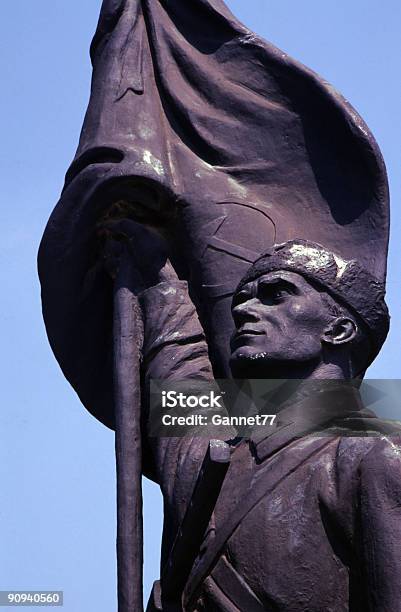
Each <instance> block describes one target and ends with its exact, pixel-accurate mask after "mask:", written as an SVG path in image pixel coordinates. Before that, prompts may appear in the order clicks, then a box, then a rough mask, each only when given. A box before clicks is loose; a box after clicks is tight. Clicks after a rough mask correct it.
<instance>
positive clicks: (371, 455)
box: [337, 419, 401, 478]
mask: <svg viewBox="0 0 401 612" xmlns="http://www.w3.org/2000/svg"><path fill="white" fill-rule="evenodd" d="M377 421H378V423H377V426H378V428H379V427H380V426H383V429H385V428H387V427H388V426H389V422H386V421H380V420H379V419H377ZM391 425H392V428H391V433H389V432H388V431H387V432H386V433H383V432H382V431H380V430H378V431H369V432H368V433H366V435H358V436H352V435H351V436H344V437H342V438H341V439H340V441H339V444H338V449H337V466H338V468H339V470H340V472H349V471H352V472H354V474H356V475H357V476H358V478H359V477H360V475H361V474H362V473H372V474H373V473H374V474H376V476H379V474H380V473H381V472H382V470H383V473H384V474H385V473H387V474H389V473H390V472H391V471H393V472H396V473H397V477H398V476H400V475H401V425H400V424H399V423H394V424H393V423H392V424H391Z"/></svg>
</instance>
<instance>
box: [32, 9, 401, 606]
mask: <svg viewBox="0 0 401 612" xmlns="http://www.w3.org/2000/svg"><path fill="white" fill-rule="evenodd" d="M91 55H92V61H93V66H94V75H93V82H92V93H91V99H90V103H89V108H88V112H87V115H86V118H85V123H84V127H83V130H82V134H81V139H80V144H79V148H78V152H77V155H76V158H75V160H74V161H73V163H72V165H71V167H70V169H69V171H68V173H67V176H66V183H65V187H64V190H63V193H62V196H61V199H60V202H59V203H58V205H57V207H56V208H55V210H54V212H53V213H52V216H51V218H50V220H49V223H48V226H47V228H46V231H45V234H44V237H43V240H42V244H41V247H40V252H39V273H40V278H41V283H42V301H43V313H44V318H45V322H46V327H47V332H48V336H49V340H50V343H51V345H52V348H53V351H54V353H55V355H56V357H57V359H58V361H59V363H60V366H61V368H62V370H63V372H64V374H65V376H66V377H67V379H68V380H69V381H70V383H71V384H72V386H73V387H74V389H75V390H76V391H77V393H78V394H79V397H80V398H81V400H82V402H83V404H84V405H85V406H86V407H87V408H88V410H89V411H90V412H91V413H92V414H94V415H95V416H96V417H97V418H98V419H99V420H100V421H101V422H103V423H104V424H105V425H107V426H109V427H112V428H113V429H115V431H116V456H117V481H118V484H117V486H118V507H119V514H118V542H117V544H118V559H119V612H139V611H140V610H141V609H142V593H141V563H142V556H141V555H142V552H141V546H142V540H141V537H142V536H141V490H140V477H141V475H142V474H145V475H146V476H147V477H148V478H151V479H152V480H154V481H155V482H156V483H158V484H159V485H160V488H161V491H162V494H163V500H164V528H163V541H162V556H161V568H160V571H161V574H160V581H157V582H156V583H155V585H154V588H153V591H152V595H151V598H150V601H149V603H148V610H149V612H151V611H154V610H163V611H164V612H168V611H173V610H174V611H184V612H187V611H188V612H189V611H193V612H201V611H210V612H212V611H216V612H217V611H225V612H238V611H241V612H242V611H243V612H253V611H254V612H258V611H260V612H262V611H270V612H274V611H280V612H329V611H332V612H343V611H344V612H345V611H352V612H365V611H367V610H370V611H375V612H387V611H388V612H397V610H400V611H401V598H400V594H399V586H398V585H399V580H400V575H399V573H398V572H400V574H401V547H400V546H399V534H400V529H401V514H400V507H401V480H400V473H401V438H400V436H401V430H400V428H399V427H398V426H397V425H396V424H394V423H393V424H391V423H388V422H385V421H382V420H381V419H379V418H377V417H376V416H375V415H374V413H372V412H371V411H369V410H368V409H367V408H365V407H364V405H363V402H362V400H361V395H360V393H359V389H358V388H359V385H360V384H361V381H362V379H363V377H364V375H365V372H366V370H367V368H368V367H369V365H370V364H371V363H372V362H373V360H374V359H375V357H376V356H377V355H378V353H379V351H380V349H381V347H382V345H383V342H384V341H385V338H386V335H387V333H388V328H389V314H388V310H387V307H386V304H385V299H384V298H385V278H386V260H387V244H388V232H389V215H388V186H387V178H386V172H385V167H384V162H383V160H382V157H381V154H380V151H379V149H378V146H377V144H376V142H375V140H374V138H373V136H372V135H371V133H370V131H369V130H368V128H367V126H366V125H365V124H364V122H363V121H362V119H361V118H360V117H359V115H358V114H357V113H356V111H355V110H354V109H353V108H352V107H351V106H350V105H349V103H348V102H347V101H345V100H344V99H343V98H342V97H341V96H340V95H339V94H338V93H336V92H335V91H334V90H333V88H332V87H330V86H329V85H328V84H327V83H326V82H325V81H324V80H323V79H321V78H320V77H319V76H318V75H316V74H315V73H313V72H312V71H310V70H308V69H307V68H306V67H304V66H302V65H301V64H299V63H297V62H296V61H294V60H292V59H291V58H289V57H288V56H287V55H286V54H285V53H283V52H281V51H280V50H278V49H276V48H275V47H273V46H272V45H270V44H269V43H267V42H265V41H264V40H262V39H260V38H259V37H258V36H256V35H255V34H253V33H252V32H250V31H249V30H248V29H247V28H246V27H245V26H243V25H242V24H240V23H239V22H238V21H237V20H236V19H235V18H234V17H233V15H232V14H231V13H230V12H229V11H228V9H227V7H226V6H225V5H224V3H223V2H222V1H221V0H186V1H185V2H182V1H180V0H169V1H167V0H104V2H103V6H102V11H101V15H100V20H99V24H98V28H97V32H96V34H95V38H94V40H93V43H92V47H91ZM217 378H232V379H261V380H264V379H278V380H283V381H295V382H296V384H295V391H294V392H292V393H291V394H290V396H289V399H288V398H287V399H286V400H285V401H283V402H280V403H279V404H278V406H277V408H278V409H277V413H278V414H277V421H276V422H275V424H274V426H272V427H270V428H269V429H268V431H266V430H263V431H258V430H257V429H255V431H254V432H252V433H251V434H250V435H249V436H247V437H239V436H238V435H237V432H235V431H234V430H232V429H230V428H227V430H226V431H225V432H223V434H222V435H221V436H216V439H212V440H211V439H210V438H213V436H212V435H211V436H209V437H208V436H201V435H198V434H197V431H196V430H194V431H192V432H191V434H190V435H184V436H181V437H179V436H172V437H169V436H165V437H164V436H162V437H155V436H152V435H149V433H148V431H149V430H148V425H149V419H150V403H149V388H150V384H151V381H152V380H156V379H157V380H165V381H166V382H174V381H182V380H189V381H213V380H214V379H217ZM291 388H293V386H291Z"/></svg>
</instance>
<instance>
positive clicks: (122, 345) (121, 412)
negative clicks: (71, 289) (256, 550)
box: [113, 253, 143, 612]
mask: <svg viewBox="0 0 401 612" xmlns="http://www.w3.org/2000/svg"><path fill="white" fill-rule="evenodd" d="M113 335H114V404H115V447H116V469H117V577H118V612H143V517H142V444H141V384H140V359H141V349H142V343H143V322H142V317H141V311H140V306H139V303H138V300H137V298H136V296H135V294H134V292H133V290H132V286H131V274H130V262H129V257H128V255H127V253H125V256H123V257H122V258H121V263H120V268H119V272H118V275H117V278H116V279H115V287H114V321H113Z"/></svg>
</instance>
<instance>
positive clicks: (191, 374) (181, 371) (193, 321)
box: [140, 278, 213, 381]
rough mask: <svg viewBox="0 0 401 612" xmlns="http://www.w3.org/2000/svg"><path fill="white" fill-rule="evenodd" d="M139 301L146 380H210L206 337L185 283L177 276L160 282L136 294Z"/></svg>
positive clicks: (210, 372)
mask: <svg viewBox="0 0 401 612" xmlns="http://www.w3.org/2000/svg"><path fill="white" fill-rule="evenodd" d="M140 303H141V306H142V311H143V314H144V323H145V325H144V327H145V341H144V347H143V369H144V373H145V377H146V380H147V381H149V380H151V379H159V380H168V381H174V380H184V379H189V378H190V379H201V380H202V379H203V380H211V379H212V378H213V373H212V368H211V365H210V361H209V356H208V348H207V344H206V339H205V335H204V332H203V329H202V326H201V324H200V322H199V318H198V315H197V311H196V308H195V306H194V304H193V303H192V301H191V299H190V297H189V293H188V286H187V283H186V282H185V281H180V280H178V278H175V279H170V280H169V281H164V282H160V283H159V284H157V285H155V286H153V287H150V288H148V289H146V290H145V291H143V292H142V293H141V294H140Z"/></svg>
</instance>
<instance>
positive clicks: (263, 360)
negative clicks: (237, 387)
mask: <svg viewBox="0 0 401 612" xmlns="http://www.w3.org/2000/svg"><path fill="white" fill-rule="evenodd" d="M268 362H269V354H268V353H267V352H266V351H255V350H252V349H251V348H249V347H241V349H237V350H236V351H234V352H233V353H232V355H231V359H230V367H231V372H232V374H233V376H234V378H259V377H260V375H261V373H262V374H263V375H265V374H264V373H265V372H266V368H267V365H268Z"/></svg>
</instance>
